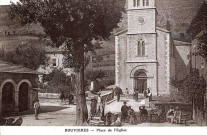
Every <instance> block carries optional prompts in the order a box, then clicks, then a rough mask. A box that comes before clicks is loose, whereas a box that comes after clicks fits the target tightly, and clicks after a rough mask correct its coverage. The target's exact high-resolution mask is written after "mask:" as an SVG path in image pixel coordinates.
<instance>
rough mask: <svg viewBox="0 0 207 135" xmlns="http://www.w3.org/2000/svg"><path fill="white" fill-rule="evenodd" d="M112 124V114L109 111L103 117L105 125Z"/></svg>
mask: <svg viewBox="0 0 207 135" xmlns="http://www.w3.org/2000/svg"><path fill="white" fill-rule="evenodd" d="M111 123H112V113H111V112H110V111H109V112H108V113H107V114H106V116H105V125H106V126H110V125H111Z"/></svg>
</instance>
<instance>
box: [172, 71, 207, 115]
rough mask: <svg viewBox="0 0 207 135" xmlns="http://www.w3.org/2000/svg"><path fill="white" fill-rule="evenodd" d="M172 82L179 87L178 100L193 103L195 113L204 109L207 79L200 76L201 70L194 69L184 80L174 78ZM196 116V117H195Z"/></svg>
mask: <svg viewBox="0 0 207 135" xmlns="http://www.w3.org/2000/svg"><path fill="white" fill-rule="evenodd" d="M171 84H172V85H173V86H174V87H176V88H178V92H177V96H176V98H178V100H180V101H181V102H185V103H192V105H193V110H194V115H195V110H197V109H198V110H201V111H203V109H204V108H203V106H204V95H205V91H206V81H205V79H204V78H203V77H200V76H199V71H198V70H196V69H193V70H192V71H191V73H190V74H189V75H187V76H186V77H185V78H184V79H183V80H176V79H172V80H171ZM194 118H195V117H194Z"/></svg>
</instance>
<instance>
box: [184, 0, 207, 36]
mask: <svg viewBox="0 0 207 135" xmlns="http://www.w3.org/2000/svg"><path fill="white" fill-rule="evenodd" d="M206 12H207V1H206V0H205V1H204V2H203V4H202V5H201V7H200V8H199V11H198V12H197V14H196V15H195V17H194V18H193V20H192V21H191V24H190V26H189V27H188V29H187V31H188V32H189V33H190V34H191V35H192V36H193V37H195V36H196V35H197V34H198V33H199V32H200V31H202V29H203V26H202V24H203V21H205V20H204V18H205V16H206Z"/></svg>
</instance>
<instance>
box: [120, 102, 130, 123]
mask: <svg viewBox="0 0 207 135" xmlns="http://www.w3.org/2000/svg"><path fill="white" fill-rule="evenodd" d="M128 110H129V108H128V106H127V105H126V102H124V105H123V106H122V107H121V121H122V122H126V120H127V117H128Z"/></svg>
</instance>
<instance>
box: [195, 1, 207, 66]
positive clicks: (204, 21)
mask: <svg viewBox="0 0 207 135" xmlns="http://www.w3.org/2000/svg"><path fill="white" fill-rule="evenodd" d="M205 6H206V4H205ZM200 19H201V21H199V23H200V25H201V27H200V29H201V30H202V31H201V33H200V35H199V36H198V37H196V38H197V40H198V42H199V44H198V46H197V51H196V52H194V53H193V54H194V55H200V56H201V57H203V58H204V59H205V61H206V62H207V8H206V7H205V8H204V9H203V11H202V16H201V17H200Z"/></svg>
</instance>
